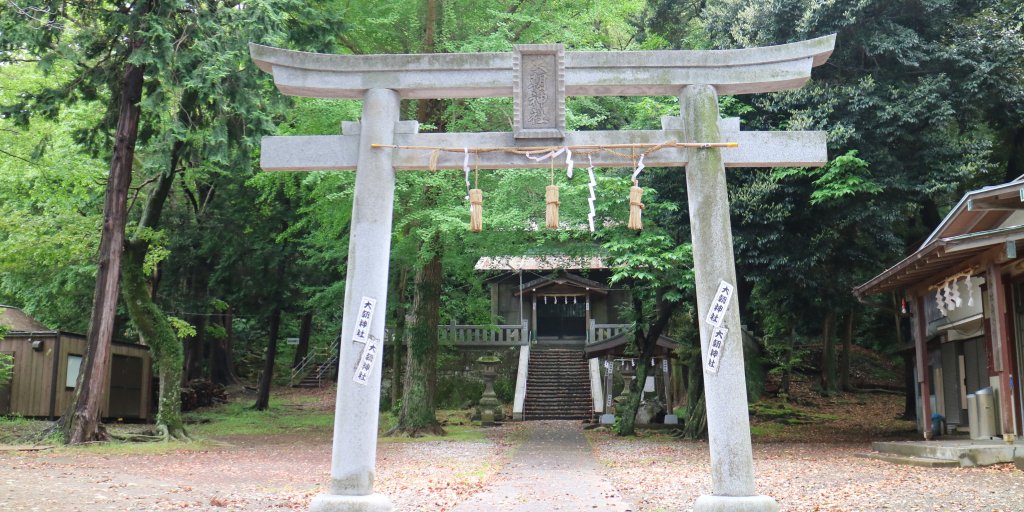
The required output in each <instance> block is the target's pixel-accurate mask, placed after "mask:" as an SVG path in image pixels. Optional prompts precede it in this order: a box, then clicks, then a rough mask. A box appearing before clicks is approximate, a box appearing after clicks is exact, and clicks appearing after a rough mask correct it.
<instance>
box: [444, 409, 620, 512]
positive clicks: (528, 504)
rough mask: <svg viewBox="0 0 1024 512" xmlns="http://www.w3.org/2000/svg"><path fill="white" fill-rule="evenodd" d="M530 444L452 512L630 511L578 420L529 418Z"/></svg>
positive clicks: (528, 441) (528, 438)
mask: <svg viewBox="0 0 1024 512" xmlns="http://www.w3.org/2000/svg"><path fill="white" fill-rule="evenodd" d="M526 428H527V436H528V437H527V439H526V442H525V443H524V444H523V445H522V446H521V447H520V448H519V449H518V450H516V452H515V455H514V456H513V457H512V460H511V461H510V462H509V463H508V464H506V465H505V467H503V468H502V469H501V470H500V471H499V472H498V474H497V475H495V478H494V480H493V481H492V483H491V484H490V485H489V486H488V488H487V489H486V490H484V491H482V492H480V493H478V494H476V495H474V496H473V497H472V498H470V499H469V500H468V501H466V502H463V503H462V504H461V505H459V506H457V507H455V509H454V512H491V511H494V510H502V511H508V512H549V511H555V510H557V511H562V512H583V511H588V512H589V511H593V510H601V511H606V512H630V511H631V510H632V507H631V506H630V505H629V504H628V503H626V502H624V501H623V500H622V498H621V496H620V495H619V493H618V491H616V490H615V488H614V487H612V485H611V484H610V483H609V482H608V479H607V478H605V476H604V474H603V471H602V468H601V466H600V465H598V464H597V461H596V460H594V456H593V454H592V452H591V449H590V445H589V444H588V443H587V440H586V438H584V437H583V433H582V428H581V426H580V423H579V422H578V421H531V422H528V423H527V427H526Z"/></svg>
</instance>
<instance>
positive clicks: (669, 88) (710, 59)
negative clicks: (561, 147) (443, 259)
mask: <svg viewBox="0 0 1024 512" xmlns="http://www.w3.org/2000/svg"><path fill="white" fill-rule="evenodd" d="M537 47H549V48H558V49H559V50H560V48H561V45H522V46H520V47H517V50H518V51H522V50H523V49H525V50H526V52H529V51H530V49H531V48H537ZM834 47H835V34H833V35H829V36H824V37H819V38H816V39H809V40H806V41H800V42H796V43H789V44H782V45H777V46H765V47H760V48H743V49H736V50H672V51H667V50H662V51H636V52H564V86H565V89H564V94H565V95H568V96H676V95H678V94H679V91H680V88H681V87H683V86H686V85H692V84H706V85H712V86H714V87H715V89H716V90H717V92H718V94H720V95H727V94H750V93H762V92H773V91H782V90H787V89H796V88H799V87H801V86H802V85H803V84H804V83H805V82H806V81H807V80H808V79H809V78H810V76H811V68H812V67H814V66H819V65H821V64H823V63H824V62H825V61H826V60H827V59H828V57H829V56H830V55H831V54H832V50H833V48H834ZM249 53H250V55H251V57H252V60H253V61H254V62H255V63H256V65H257V66H259V67H260V69H262V70H264V71H266V72H268V73H271V74H273V75H274V82H275V84H276V85H277V88H278V89H279V90H280V91H281V92H282V93H284V94H287V95H293V96H308V97H314V98H351V99H361V98H362V97H363V95H364V94H365V92H366V91H367V90H368V89H373V88H384V89H392V90H395V91H397V92H398V93H399V94H400V95H401V97H402V98H405V99H430V98H484V97H495V96H512V95H513V82H514V81H515V80H514V77H515V70H514V62H513V61H514V55H515V54H514V53H511V52H509V53H435V54H391V55H333V54H322V53H307V52H297V51H291V50H282V49H279V48H273V47H270V46H262V45H258V44H254V43H250V45H249Z"/></svg>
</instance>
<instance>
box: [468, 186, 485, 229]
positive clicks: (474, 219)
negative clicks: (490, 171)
mask: <svg viewBox="0 0 1024 512" xmlns="http://www.w3.org/2000/svg"><path fill="white" fill-rule="evenodd" d="M483 227H484V191H483V190H480V189H478V188H474V189H473V190H470V191H469V230H470V231H472V232H474V233H479V232H480V230H481V229H483Z"/></svg>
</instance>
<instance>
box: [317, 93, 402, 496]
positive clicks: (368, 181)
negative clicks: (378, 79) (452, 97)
mask: <svg viewBox="0 0 1024 512" xmlns="http://www.w3.org/2000/svg"><path fill="white" fill-rule="evenodd" d="M398 118H399V96H398V93H397V92H395V91H393V90H390V89H369V90H367V91H366V94H365V96H364V98H363V118H362V119H363V122H362V126H361V127H360V129H361V131H360V136H359V146H360V151H359V160H358V163H357V164H356V185H355V194H354V195H353V199H352V231H351V233H350V234H349V243H348V273H347V276H346V279H345V306H344V318H345V319H352V318H359V316H360V309H361V307H362V306H363V300H362V299H363V297H369V298H372V299H374V300H375V301H376V306H375V308H374V310H375V312H376V314H375V315H374V316H376V317H377V318H375V319H374V320H375V321H373V322H371V323H370V332H369V338H370V339H371V340H383V339H384V313H385V312H386V311H387V296H388V262H389V261H390V260H391V220H392V217H393V213H392V212H393V210H394V208H393V206H394V205H393V203H394V198H395V170H394V167H393V166H392V164H391V153H392V152H391V150H390V149H385V150H377V151H370V144H371V143H380V142H381V141H387V142H386V144H391V142H392V141H393V139H394V133H395V123H396V122H397V121H398ZM356 327H357V324H356V322H352V321H346V322H345V323H344V325H343V326H342V330H341V344H340V346H339V351H338V358H339V361H338V365H339V366H338V367H339V368H349V369H355V368H356V367H357V366H358V365H360V364H362V363H363V361H362V358H361V357H360V355H361V354H362V349H363V347H362V346H361V345H362V344H361V343H359V342H356V341H352V340H353V337H354V334H355V330H356ZM382 361H383V358H381V357H376V358H375V359H374V361H373V368H372V370H370V375H372V376H374V378H370V379H368V380H367V383H366V384H365V385H362V386H358V385H356V386H353V385H351V383H344V384H343V385H340V386H338V397H337V401H336V403H335V409H334V417H335V422H334V444H333V446H332V449H331V484H330V485H331V489H330V492H329V493H326V494H321V495H319V496H317V497H315V498H313V502H312V504H311V505H310V510H311V511H314V512H342V511H344V512H390V511H391V510H393V507H392V505H391V500H389V499H388V498H387V496H384V495H383V494H376V493H374V492H373V477H374V473H375V471H374V467H375V464H376V459H377V422H378V419H379V414H378V412H377V411H378V409H379V407H380V382H381V379H380V377H379V375H380V373H381V371H382V368H381V365H382ZM349 375H351V372H342V374H341V377H340V378H341V379H345V378H347V377H348V376H349ZM337 418H346V419H347V421H337Z"/></svg>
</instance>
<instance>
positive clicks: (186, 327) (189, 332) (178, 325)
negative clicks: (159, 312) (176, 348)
mask: <svg viewBox="0 0 1024 512" xmlns="http://www.w3.org/2000/svg"><path fill="white" fill-rule="evenodd" d="M167 321H168V322H170V324H171V329H174V334H175V336H177V338H178V339H186V338H191V337H193V336H195V335H196V326H194V325H192V324H190V323H188V322H186V321H184V320H182V319H180V318H178V317H175V316H169V317H167ZM212 327H219V326H212ZM221 330H222V331H223V327H222V328H221Z"/></svg>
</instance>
